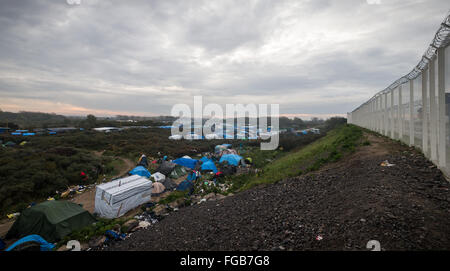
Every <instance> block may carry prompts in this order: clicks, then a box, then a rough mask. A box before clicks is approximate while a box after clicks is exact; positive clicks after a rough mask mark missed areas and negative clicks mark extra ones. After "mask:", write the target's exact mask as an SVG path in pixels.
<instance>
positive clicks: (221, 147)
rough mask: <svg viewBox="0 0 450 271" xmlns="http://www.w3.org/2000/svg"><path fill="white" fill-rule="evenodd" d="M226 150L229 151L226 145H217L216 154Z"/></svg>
mask: <svg viewBox="0 0 450 271" xmlns="http://www.w3.org/2000/svg"><path fill="white" fill-rule="evenodd" d="M226 149H227V147H225V146H224V145H217V146H216V147H214V152H216V153H219V152H221V151H223V150H226Z"/></svg>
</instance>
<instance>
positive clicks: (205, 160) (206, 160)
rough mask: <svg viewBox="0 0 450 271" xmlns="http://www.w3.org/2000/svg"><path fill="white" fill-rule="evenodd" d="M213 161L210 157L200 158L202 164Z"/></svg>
mask: <svg viewBox="0 0 450 271" xmlns="http://www.w3.org/2000/svg"><path fill="white" fill-rule="evenodd" d="M210 160H211V159H209V158H208V157H206V156H203V157H202V158H200V161H202V162H208V161H210Z"/></svg>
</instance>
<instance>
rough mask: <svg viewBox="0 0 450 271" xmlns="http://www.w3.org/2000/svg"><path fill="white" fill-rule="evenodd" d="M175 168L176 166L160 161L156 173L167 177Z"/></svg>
mask: <svg viewBox="0 0 450 271" xmlns="http://www.w3.org/2000/svg"><path fill="white" fill-rule="evenodd" d="M176 167H177V164H174V163H172V162H169V161H162V162H161V165H159V167H158V168H157V169H156V171H157V172H161V173H162V174H164V175H166V176H167V175H169V174H170V173H171V172H172V171H173V170H174V169H175V168H176Z"/></svg>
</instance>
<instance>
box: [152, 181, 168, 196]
mask: <svg viewBox="0 0 450 271" xmlns="http://www.w3.org/2000/svg"><path fill="white" fill-rule="evenodd" d="M164 190H166V187H164V185H163V184H162V183H158V182H155V183H153V184H152V195H158V194H161V193H162V192H164Z"/></svg>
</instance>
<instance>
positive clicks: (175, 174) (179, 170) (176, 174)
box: [170, 164, 187, 179]
mask: <svg viewBox="0 0 450 271" xmlns="http://www.w3.org/2000/svg"><path fill="white" fill-rule="evenodd" d="M175 165H176V164H175ZM186 174H187V171H186V168H185V167H183V166H180V165H176V167H175V168H174V169H173V170H172V172H171V173H170V178H172V179H178V178H180V177H182V176H184V175H186Z"/></svg>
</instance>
